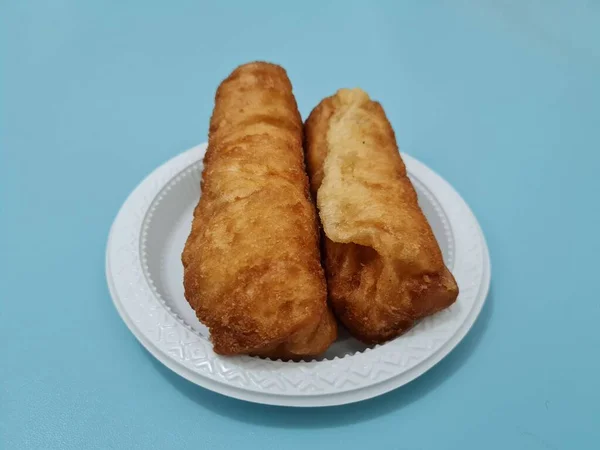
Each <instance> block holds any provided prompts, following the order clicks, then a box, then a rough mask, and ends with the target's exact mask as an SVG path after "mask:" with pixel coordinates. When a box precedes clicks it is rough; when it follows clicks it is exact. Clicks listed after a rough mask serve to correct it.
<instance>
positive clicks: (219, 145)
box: [182, 62, 337, 358]
mask: <svg viewBox="0 0 600 450" xmlns="http://www.w3.org/2000/svg"><path fill="white" fill-rule="evenodd" d="M318 245H319V236H318V222H317V218H316V211H315V208H314V206H313V204H312V202H311V200H310V194H309V189H308V178H307V176H306V172H305V168H304V155H303V151H302V120H301V117H300V114H299V113H298V109H297V106H296V101H295V99H294V96H293V94H292V86H291V84H290V81H289V79H288V77H287V75H286V73H285V71H284V70H283V69H282V68H281V67H279V66H276V65H273V64H268V63H260V62H259V63H250V64H246V65H243V66H240V67H239V68H237V69H236V70H234V71H233V73H232V74H231V75H230V76H229V77H228V78H227V79H225V80H224V81H223V82H222V83H221V85H220V86H219V88H218V90H217V94H216V97H215V107H214V111H213V115H212V118H211V121H210V131H209V142H208V150H207V152H206V156H205V158H204V170H203V173H202V196H201V198H200V201H199V203H198V205H197V207H196V209H195V211H194V219H193V223H192V230H191V233H190V235H189V237H188V239H187V242H186V244H185V248H184V251H183V255H182V261H183V265H184V287H185V296H186V299H187V300H188V302H189V304H190V305H191V306H192V308H194V310H195V311H196V314H197V316H198V319H199V320H200V321H202V322H203V323H204V324H205V325H207V326H208V327H209V329H210V333H211V339H212V342H213V347H214V350H215V352H217V353H220V354H227V355H232V354H241V353H245V354H253V355H260V356H270V357H282V358H297V357H302V356H309V355H311V356H312V355H318V354H319V353H322V352H323V351H325V350H326V349H327V347H328V346H329V345H330V344H331V343H332V342H333V341H334V340H335V338H336V334H337V326H336V323H335V319H334V318H333V316H332V314H331V312H330V311H329V309H328V307H327V297H326V284H325V278H324V273H323V269H322V267H321V265H320V254H319V248H318Z"/></svg>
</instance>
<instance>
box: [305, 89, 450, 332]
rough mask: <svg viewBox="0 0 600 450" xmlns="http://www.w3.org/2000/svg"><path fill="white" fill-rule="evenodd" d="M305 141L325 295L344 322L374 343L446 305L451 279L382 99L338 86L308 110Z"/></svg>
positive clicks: (448, 303)
mask: <svg viewBox="0 0 600 450" xmlns="http://www.w3.org/2000/svg"><path fill="white" fill-rule="evenodd" d="M305 148H306V152H307V155H306V158H307V168H308V172H309V177H310V182H311V190H312V193H313V197H314V198H316V199H317V205H318V209H319V216H320V218H321V223H322V226H323V231H324V235H325V242H324V252H325V258H324V259H325V270H326V273H327V284H328V289H329V299H330V303H331V305H332V307H333V309H334V312H335V314H336V316H337V317H338V318H339V319H340V320H341V321H342V322H343V323H344V325H345V326H346V327H347V328H348V329H349V330H350V332H351V333H352V334H353V335H354V336H355V337H357V338H358V339H360V340H362V341H364V342H366V343H381V342H384V341H386V340H388V339H390V338H393V337H395V336H398V335H399V334H402V333H404V332H405V331H407V330H408V329H410V328H411V327H412V326H413V325H414V324H415V323H416V322H417V321H418V320H420V319H422V318H423V317H425V316H428V315H430V314H433V313H435V312H437V311H439V310H441V309H443V308H446V307H448V306H450V305H451V304H452V303H453V302H454V301H455V300H456V298H457V296H458V286H457V284H456V281H455V280H454V277H453V276H452V274H451V273H450V272H449V271H448V269H447V268H446V267H445V266H444V262H443V259H442V253H441V251H440V248H439V246H438V243H437V241H436V240H435V237H434V235H433V232H432V230H431V227H430V225H429V223H428V222H427V219H426V218H425V216H424V215H423V212H422V211H421V208H420V207H419V204H418V201H417V195H416V192H415V190H414V187H413V186H412V183H411V182H410V180H409V178H408V176H407V174H406V168H405V166H404V163H403V161H402V158H401V156H400V153H399V151H398V146H397V144H396V139H395V136H394V132H393V130H392V127H391V125H390V123H389V122H388V120H387V118H386V115H385V112H384V111H383V108H382V107H381V105H380V104H379V103H377V102H374V101H372V100H371V99H370V98H369V96H368V95H367V94H366V93H365V92H363V91H362V90H360V89H341V90H339V91H338V92H337V93H336V94H335V95H333V96H332V97H328V98H326V99H324V100H323V101H322V102H321V103H320V104H319V105H318V106H317V107H316V108H315V109H314V110H313V111H312V113H311V114H310V117H309V118H308V120H307V121H306V124H305Z"/></svg>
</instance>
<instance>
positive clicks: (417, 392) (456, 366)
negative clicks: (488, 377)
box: [144, 286, 494, 429]
mask: <svg viewBox="0 0 600 450" xmlns="http://www.w3.org/2000/svg"><path fill="white" fill-rule="evenodd" d="M493 308H494V291H493V286H492V287H490V292H489V294H488V297H487V300H486V302H485V304H484V307H483V310H482V311H481V314H480V315H479V318H478V319H477V321H476V322H475V324H474V325H473V328H472V329H471V331H469V333H468V334H467V335H466V336H465V338H464V339H463V341H462V342H461V343H460V344H458V346H457V347H456V348H455V349H454V350H452V352H450V354H449V355H448V356H446V357H445V358H444V359H443V360H442V361H440V362H439V363H438V364H437V365H435V366H434V367H433V368H431V369H430V370H429V371H427V372H426V373H425V374H423V375H422V376H420V377H419V378H417V379H416V380H414V381H411V382H410V383H408V384H406V385H404V386H402V387H400V388H398V389H395V390H393V391H391V392H388V393H387V394H384V395H382V396H379V397H376V398H373V399H370V400H365V401H362V402H360V405H358V404H349V405H342V406H331V407H326V408H289V407H282V406H269V405H261V404H255V403H249V402H245V401H241V400H236V399H233V398H229V397H226V396H224V395H221V394H216V393H214V392H212V391H209V390H207V389H204V388H201V387H200V386H197V385H195V384H193V383H191V382H189V381H187V380H186V379H184V378H182V377H180V376H179V375H177V374H176V373H174V372H172V371H171V370H170V369H168V368H167V367H165V366H163V365H162V364H161V363H160V362H159V361H158V360H156V359H155V358H154V357H153V356H152V355H150V353H148V352H146V351H144V352H145V353H146V354H147V356H148V358H150V359H151V360H152V362H153V364H154V366H155V367H156V369H157V370H158V372H159V373H160V374H161V375H162V376H163V377H164V378H165V379H166V380H167V381H168V382H169V383H170V384H171V385H172V386H173V387H174V388H175V389H177V390H178V391H179V392H180V393H181V394H183V395H185V396H186V397H188V398H189V399H191V400H193V401H194V402H196V403H197V404H198V405H199V406H200V407H202V408H205V409H207V410H210V411H212V412H214V413H215V414H218V415H220V416H223V417H228V418H230V419H234V420H238V421H240V422H245V423H249V424H257V425H262V426H268V427H275V428H309V429H310V428H335V427H337V426H342V425H348V424H353V423H359V422H364V421H368V420H374V419H376V418H377V417H380V416H382V415H385V414H388V413H390V412H393V411H395V410H399V409H402V408H405V407H407V406H408V405H410V404H411V403H413V402H415V401H417V400H419V399H420V398H422V397H425V396H427V395H429V394H431V393H432V392H433V391H435V389H436V388H437V387H438V386H439V385H440V384H442V383H443V382H444V381H445V380H447V379H448V378H450V377H452V376H453V375H454V374H455V373H456V372H457V371H458V370H460V368H461V367H462V365H463V364H464V363H465V362H466V361H467V359H468V358H469V357H470V356H471V354H472V353H473V352H474V351H475V349H476V348H477V346H478V345H479V343H480V342H481V340H482V338H483V335H484V334H485V331H486V329H487V327H488V323H489V321H490V318H491V316H492V311H493Z"/></svg>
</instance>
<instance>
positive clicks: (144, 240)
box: [140, 160, 454, 364]
mask: <svg viewBox="0 0 600 450" xmlns="http://www.w3.org/2000/svg"><path fill="white" fill-rule="evenodd" d="M202 167H203V164H202V161H201V160H200V161H195V162H193V163H191V164H190V165H189V166H187V167H185V168H184V169H182V170H181V171H180V172H179V173H178V174H177V175H175V176H174V177H173V178H171V179H170V180H169V182H168V183H167V184H166V185H165V186H164V187H163V188H162V189H161V190H160V192H159V193H158V195H157V196H156V197H155V199H154V200H153V201H152V204H151V205H150V208H149V210H148V213H147V214H146V216H145V218H144V221H143V225H142V235H141V240H140V254H141V262H142V268H143V271H144V275H145V277H146V280H147V281H148V284H149V285H150V287H151V288H152V292H153V293H154V295H155V296H156V298H157V299H158V300H159V301H160V302H161V303H162V305H163V306H164V308H165V309H166V310H167V311H168V312H169V313H170V314H171V315H172V316H173V318H174V319H175V320H176V321H178V322H179V323H180V324H181V325H182V326H184V327H185V328H186V329H187V330H188V331H190V332H191V333H194V334H196V335H197V336H198V337H200V338H202V339H206V338H205V336H202V335H201V334H200V333H199V332H197V331H196V330H194V328H193V327H192V326H191V325H190V324H189V323H187V322H186V321H185V319H184V318H183V317H181V316H180V315H179V314H177V312H175V311H174V310H173V309H172V308H171V306H170V304H169V302H168V301H166V300H165V299H164V298H163V296H162V295H161V294H160V292H159V291H158V289H157V288H156V284H155V282H154V280H153V278H152V274H151V273H150V270H149V268H148V254H147V249H148V230H149V228H150V224H151V222H152V218H153V216H154V212H155V211H156V209H157V208H158V206H159V204H160V203H161V202H162V201H163V200H164V198H165V197H167V194H168V193H169V192H170V191H171V190H172V189H173V188H174V187H175V186H176V185H177V184H178V183H180V182H181V181H182V180H183V179H185V178H186V177H188V176H190V175H192V174H194V173H197V175H198V178H200V176H201V172H202ZM198 172H199V173H198ZM409 175H410V178H411V181H412V183H413V184H414V185H415V186H416V188H417V190H418V191H419V192H420V193H421V194H423V195H424V196H425V197H427V200H428V201H429V203H430V204H431V205H432V206H433V208H434V210H435V213H436V215H437V216H438V218H439V219H440V222H441V223H442V226H443V229H444V235H445V237H446V241H447V242H448V256H447V258H446V261H445V262H446V264H447V265H448V268H449V269H450V270H452V269H453V266H454V237H453V234H452V232H451V230H450V226H449V224H448V219H447V217H446V214H445V212H444V211H443V209H442V207H441V206H440V204H439V202H438V201H437V200H436V198H435V197H434V196H433V195H432V194H431V192H430V191H429V189H427V187H426V186H425V185H424V184H423V183H421V182H420V181H419V180H418V178H417V177H416V175H414V174H409ZM162 264H163V261H161V265H162ZM425 320H435V319H434V318H433V317H430V318H427V319H425ZM377 347H379V345H378V346H375V347H374V348H377ZM357 353H361V352H357ZM349 356H352V355H351V354H347V355H344V356H342V357H341V358H338V357H336V358H337V359H342V358H346V357H349ZM336 358H331V359H328V360H333V359H336ZM322 360H325V359H320V361H322ZM315 361H316V360H315ZM288 364H294V363H293V362H288Z"/></svg>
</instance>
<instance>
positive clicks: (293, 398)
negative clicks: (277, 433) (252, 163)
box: [105, 143, 491, 407]
mask: <svg viewBox="0 0 600 450" xmlns="http://www.w3.org/2000/svg"><path fill="white" fill-rule="evenodd" d="M205 149H206V143H204V144H200V145H197V146H194V147H192V148H191V149H189V150H187V151H184V152H182V153H180V154H179V155H175V156H174V157H173V158H171V159H169V160H168V161H166V162H165V163H163V164H161V165H159V166H158V167H156V168H155V169H154V170H153V171H152V172H150V174H148V175H147V176H146V177H144V179H143V180H142V181H141V182H140V183H139V184H138V185H137V186H136V187H135V188H134V189H133V190H132V191H131V192H130V194H129V195H128V196H127V199H126V200H125V201H124V203H123V204H122V205H121V207H120V208H119V211H118V213H117V215H116V216H115V219H114V220H113V222H112V225H111V228H110V232H109V236H108V240H107V246H106V256H105V273H106V278H107V284H108V288H109V292H110V295H111V299H112V301H113V304H114V305H115V308H116V309H117V312H118V313H119V315H120V316H121V319H122V320H123V321H124V322H125V324H126V326H127V327H128V328H129V330H130V331H131V332H132V334H133V335H134V336H135V337H136V339H137V340H138V341H139V342H140V343H141V344H142V346H143V347H144V348H145V349H146V350H147V351H149V352H150V354H151V355H152V356H153V357H155V358H156V359H157V360H158V361H160V362H161V363H162V364H163V365H165V366H166V367H167V368H169V369H170V370H172V371H174V372H175V373H177V374H178V375H180V376H182V377H183V378H185V379H187V380H188V381H190V382H192V383H194V384H197V385H199V386H201V387H203V388H206V389H209V390H212V391H214V392H217V393H219V394H222V395H226V396H229V397H233V398H237V399H240V400H246V401H251V402H255V403H262V404H269V405H279V406H300V407H309V406H334V405H341V404H347V403H354V402H358V401H361V400H366V399H368V398H372V397H375V396H378V395H381V394H384V393H386V392H389V391H391V390H393V389H396V388H398V387H400V386H402V385H405V384H407V383H409V382H410V381H413V380H414V379H416V378H417V377H419V376H421V375H422V374H424V373H425V372H427V371H428V370H429V369H431V368H432V367H433V366H435V365H436V364H437V363H438V362H439V361H441V360H442V359H443V358H444V357H446V356H447V355H448V354H449V353H450V352H451V351H452V350H453V349H454V348H455V347H456V346H457V345H458V344H459V343H460V342H461V341H462V339H463V338H464V337H465V336H466V334H467V333H468V331H469V330H470V329H471V328H472V326H473V325H474V323H475V322H476V320H477V318H478V316H479V315H480V313H481V310H482V308H483V305H484V304H485V300H486V298H487V296H488V293H489V288H490V282H491V261H490V255H489V248H488V246H487V243H486V239H485V236H484V234H483V231H482V229H481V226H480V224H479V222H478V221H477V218H476V217H475V215H474V214H473V212H472V210H471V209H470V208H469V206H468V204H467V203H466V202H465V201H464V199H463V198H462V196H460V194H459V193H458V192H457V191H456V190H455V189H454V188H453V187H452V186H451V185H450V184H449V183H448V182H447V181H446V180H444V179H443V178H442V177H441V176H440V175H439V174H437V173H436V172H435V171H433V170H432V169H431V168H429V167H428V166H426V165H425V164H424V163H422V162H420V161H419V160H417V159H415V158H414V157H412V156H410V155H407V154H405V153H402V156H403V158H408V159H409V160H410V161H411V163H417V164H418V165H420V166H423V167H424V168H425V169H427V170H428V171H430V172H431V173H432V174H433V175H435V176H437V178H439V179H440V180H441V181H443V182H444V183H445V185H446V186H445V187H446V188H449V189H450V190H451V191H453V192H452V193H453V194H455V195H456V196H457V198H458V199H460V200H461V201H462V203H463V205H462V206H464V207H466V209H467V211H468V212H469V213H470V216H471V217H470V218H471V219H472V221H473V223H474V225H475V227H476V231H477V236H478V238H479V240H480V242H479V245H480V247H481V257H482V265H483V267H482V276H481V282H480V284H479V286H478V292H477V294H476V297H475V299H474V302H473V305H472V306H471V309H470V310H469V311H468V313H467V316H466V318H465V319H464V320H463V322H462V323H461V324H460V325H459V326H458V328H457V329H456V330H455V331H454V333H453V334H452V336H451V337H450V338H449V339H447V340H446V341H445V342H444V343H443V344H442V345H441V347H439V348H437V349H436V350H435V351H434V352H433V353H432V354H430V355H429V356H427V357H426V358H425V359H424V360H422V361H420V362H419V363H417V364H416V365H414V366H412V367H410V368H409V369H407V370H405V371H402V372H400V373H398V374H396V375H393V376H391V377H389V378H387V379H384V380H383V381H379V382H373V383H370V384H367V385H365V386H362V387H359V388H357V389H351V390H343V391H341V392H329V393H322V394H320V393H302V394H300V395H293V394H292V395H290V394H286V393H279V394H276V393H272V392H260V391H257V390H250V389H244V388H242V387H239V386H235V385H232V384H228V383H224V382H222V381H219V380H213V379H211V378H209V377H207V376H204V375H202V374H201V373H198V372H195V371H193V370H192V369H190V368H188V367H186V366H185V365H183V364H181V363H179V362H178V361H175V360H174V359H173V358H172V357H170V356H169V355H168V354H167V353H165V352H164V350H162V349H160V348H158V347H157V346H156V345H155V344H154V343H153V342H152V341H151V340H150V339H149V338H148V337H147V336H146V335H145V334H144V332H142V331H141V330H140V329H139V328H138V326H137V325H136V324H135V323H134V321H133V320H132V318H131V317H130V316H129V314H128V313H127V312H126V311H125V308H124V306H123V305H122V303H121V299H120V298H119V295H118V293H117V290H116V288H115V286H114V281H113V274H112V272H111V269H110V250H111V243H112V238H113V236H114V233H115V225H116V223H117V221H118V218H119V216H120V215H121V213H122V211H123V210H124V209H125V207H126V206H127V204H128V203H129V202H130V200H131V198H132V197H133V195H134V193H136V191H138V190H139V189H140V188H141V187H142V186H143V185H144V184H145V183H146V182H148V181H149V180H151V179H152V177H153V175H155V174H156V172H157V171H158V170H159V169H160V168H163V167H165V166H167V165H168V164H170V163H173V161H174V160H176V159H178V158H183V159H184V155H188V156H189V155H191V154H192V153H193V152H195V151H203V150H205ZM192 164H193V162H192ZM188 166H189V164H188V165H186V166H185V167H183V168H182V169H181V170H177V171H175V174H173V175H172V176H171V177H170V180H172V179H173V178H175V177H176V176H178V174H179V173H181V172H183V171H185V170H186V168H187V167H188ZM419 181H421V182H422V180H419ZM168 183H169V181H167V182H166V183H163V187H164V185H166V184H168ZM422 183H423V182H422ZM423 184H424V185H425V186H426V187H427V185H426V184H425V183H423ZM161 189H162V188H161ZM159 192H160V189H159ZM437 201H438V202H439V203H440V204H441V205H442V206H443V202H442V201H441V200H440V199H439V198H437ZM149 209H150V208H148V210H146V211H145V214H148V211H149ZM144 220H145V218H144ZM144 220H142V224H143V221H144ZM140 253H141V249H140ZM155 300H156V301H157V302H158V303H159V304H160V305H161V307H164V306H163V305H162V302H160V301H159V300H158V299H156V298H155ZM179 325H180V326H183V325H181V324H179ZM368 353H370V352H364V353H362V355H366V354H368ZM357 356H358V355H357ZM353 357H355V355H348V356H346V357H345V358H353ZM345 358H344V359H345ZM340 360H341V359H340ZM330 361H331V360H330Z"/></svg>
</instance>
